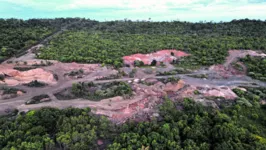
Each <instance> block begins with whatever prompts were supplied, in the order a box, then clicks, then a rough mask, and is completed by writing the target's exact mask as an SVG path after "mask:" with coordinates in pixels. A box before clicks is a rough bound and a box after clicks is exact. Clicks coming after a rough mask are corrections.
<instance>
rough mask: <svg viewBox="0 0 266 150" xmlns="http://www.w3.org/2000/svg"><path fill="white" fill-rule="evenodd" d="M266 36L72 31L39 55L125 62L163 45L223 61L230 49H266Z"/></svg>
mask: <svg viewBox="0 0 266 150" xmlns="http://www.w3.org/2000/svg"><path fill="white" fill-rule="evenodd" d="M265 47H266V38H258V37H247V38H244V37H229V36H227V37H200V36H175V35H148V34H115V33H110V34H98V33H97V34H92V33H88V32H86V31H69V32H65V33H63V34H62V35H60V36H58V37H56V38H54V39H53V40H52V41H51V42H50V44H49V45H48V46H47V47H45V48H44V49H42V51H41V54H40V56H39V58H43V59H56V60H60V61H63V62H72V61H76V62H86V63H106V64H114V65H117V66H119V65H121V64H122V59H121V58H122V57H123V56H126V55H130V54H134V53H150V52H154V51H156V50H161V49H181V50H184V51H186V52H188V53H190V54H192V56H191V58H190V59H186V61H190V63H191V64H199V65H212V64H217V63H222V62H223V61H224V59H225V57H226V56H227V51H228V50H229V49H265Z"/></svg>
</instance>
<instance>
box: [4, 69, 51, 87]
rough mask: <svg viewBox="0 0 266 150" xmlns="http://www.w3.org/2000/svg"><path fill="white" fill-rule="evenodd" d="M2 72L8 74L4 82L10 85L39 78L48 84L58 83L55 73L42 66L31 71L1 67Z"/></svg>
mask: <svg viewBox="0 0 266 150" xmlns="http://www.w3.org/2000/svg"><path fill="white" fill-rule="evenodd" d="M0 74H4V75H6V76H8V77H7V78H5V80H4V82H3V83H4V84H7V85H9V86H16V85H19V84H25V83H30V82H31V81H33V80H38V81H40V82H44V83H47V84H56V80H55V79H54V76H53V74H52V73H50V72H47V71H45V70H44V69H42V68H37V69H32V70H29V71H17V70H14V69H5V68H4V69H3V68H1V69H0ZM3 83H2V84H3Z"/></svg>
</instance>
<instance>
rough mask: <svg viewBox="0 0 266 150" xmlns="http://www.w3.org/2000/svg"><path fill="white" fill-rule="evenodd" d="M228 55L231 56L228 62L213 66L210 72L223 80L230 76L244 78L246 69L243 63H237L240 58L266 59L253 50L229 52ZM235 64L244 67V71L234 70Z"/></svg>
mask: <svg viewBox="0 0 266 150" xmlns="http://www.w3.org/2000/svg"><path fill="white" fill-rule="evenodd" d="M228 53H229V56H228V57H227V58H226V62H225V63H224V64H223V65H221V64H220V65H213V66H211V67H210V68H209V69H210V70H213V71H215V72H216V73H217V74H218V75H220V76H221V77H222V78H228V77H230V76H243V75H245V74H246V67H245V66H244V65H243V64H242V63H240V62H237V61H238V59H239V58H244V57H245V56H247V55H250V56H260V57H266V54H264V53H258V52H257V51H252V50H229V51H228ZM234 62H236V63H238V64H239V65H240V66H242V68H243V71H239V70H237V69H236V68H234V67H233V66H232V63H234Z"/></svg>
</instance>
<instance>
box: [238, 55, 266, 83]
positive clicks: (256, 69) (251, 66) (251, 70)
mask: <svg viewBox="0 0 266 150" xmlns="http://www.w3.org/2000/svg"><path fill="white" fill-rule="evenodd" d="M240 60H241V61H242V62H244V64H245V65H246V67H247V72H248V76H250V77H252V78H255V79H258V80H262V81H266V69H265V68H266V58H261V57H251V56H249V55H248V56H246V57H245V58H242V59H240Z"/></svg>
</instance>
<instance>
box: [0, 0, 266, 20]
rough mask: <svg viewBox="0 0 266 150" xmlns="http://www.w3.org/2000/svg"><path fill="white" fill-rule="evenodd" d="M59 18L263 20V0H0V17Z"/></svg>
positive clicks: (265, 8) (265, 10)
mask: <svg viewBox="0 0 266 150" xmlns="http://www.w3.org/2000/svg"><path fill="white" fill-rule="evenodd" d="M58 17H81V18H89V19H94V20H98V21H109V20H124V19H130V20H148V19H149V18H150V19H151V20H152V21H173V20H180V21H190V22H199V21H213V22H219V21H231V20H233V19H245V18H249V19H260V20H266V0H0V18H20V19H30V18H58Z"/></svg>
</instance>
